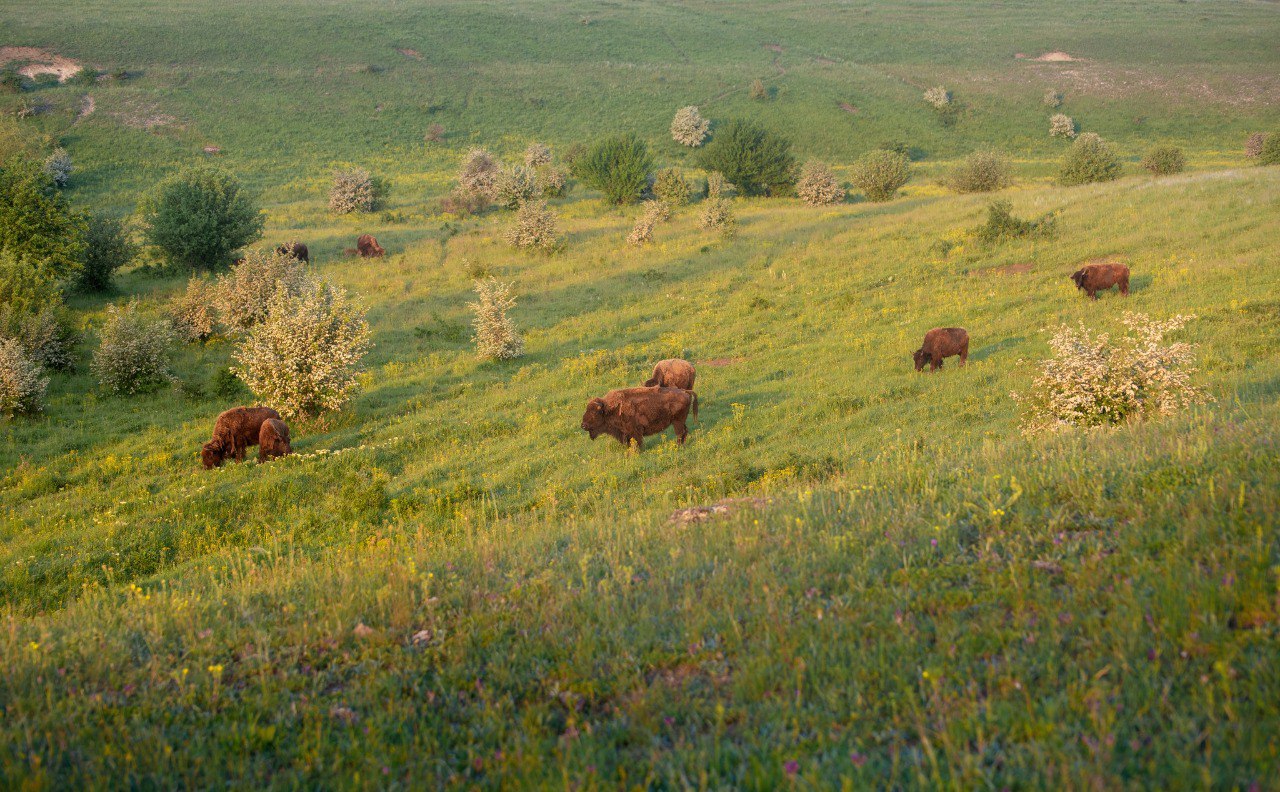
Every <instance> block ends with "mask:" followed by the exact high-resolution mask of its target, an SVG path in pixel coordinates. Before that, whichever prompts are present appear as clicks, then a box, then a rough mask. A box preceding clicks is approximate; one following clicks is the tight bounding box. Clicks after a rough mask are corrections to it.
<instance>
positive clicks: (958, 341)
mask: <svg viewBox="0 0 1280 792" xmlns="http://www.w3.org/2000/svg"><path fill="white" fill-rule="evenodd" d="M952 355H959V356H960V365H962V366H963V365H964V363H965V361H966V360H968V359H969V332H968V331H967V330H965V329H964V328H961V327H935V328H933V329H932V330H930V331H929V332H927V333H925V334H924V343H923V344H921V345H920V348H919V349H917V350H916V351H915V353H914V354H913V355H912V356H911V357H913V358H914V359H915V361H916V371H921V370H922V369H924V364H926V363H928V364H929V371H934V370H936V369H940V368H942V359H943V358H948V357H951V356H952Z"/></svg>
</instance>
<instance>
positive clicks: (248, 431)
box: [200, 407, 280, 470]
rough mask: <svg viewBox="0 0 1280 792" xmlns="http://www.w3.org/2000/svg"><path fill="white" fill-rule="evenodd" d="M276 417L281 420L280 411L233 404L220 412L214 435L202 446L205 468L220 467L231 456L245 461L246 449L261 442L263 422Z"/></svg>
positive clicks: (202, 460)
mask: <svg viewBox="0 0 1280 792" xmlns="http://www.w3.org/2000/svg"><path fill="white" fill-rule="evenodd" d="M272 418H274V419H276V420H279V419H280V413H278V412H276V411H275V410H273V409H271V408H270V407H232V408H231V409H230V410H227V411H226V412H224V413H222V414H221V415H219V416H218V420H217V421H215V422H214V424H213V438H212V439H210V440H209V442H207V443H205V444H204V446H203V447H202V448H201V449H200V461H201V462H202V463H203V464H204V468H205V470H211V469H213V468H216V467H218V466H219V465H221V464H222V463H223V462H224V461H225V460H226V459H227V458H228V457H230V458H232V459H235V460H237V461H240V460H243V459H244V451H245V449H246V448H248V447H249V446H251V445H257V444H258V439H259V435H260V434H261V432H262V424H263V423H264V422H265V421H268V420H270V419H272Z"/></svg>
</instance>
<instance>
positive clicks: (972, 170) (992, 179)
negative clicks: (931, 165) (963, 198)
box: [946, 151, 1010, 193]
mask: <svg viewBox="0 0 1280 792" xmlns="http://www.w3.org/2000/svg"><path fill="white" fill-rule="evenodd" d="M1009 181H1010V177H1009V160H1008V159H1007V158H1006V157H1005V156H1004V155H1002V154H1000V153H998V152H995V151H975V152H974V153H972V154H970V155H969V156H967V157H965V158H964V160H963V161H962V162H961V163H960V164H959V165H958V166H957V167H956V169H955V170H954V171H952V172H951V173H950V174H949V175H948V176H947V178H946V185H947V186H948V187H950V188H951V189H952V190H955V191H956V192H958V193H978V192H991V191H993V190H1000V189H1003V188H1005V187H1007V186H1009Z"/></svg>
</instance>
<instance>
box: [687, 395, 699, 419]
mask: <svg viewBox="0 0 1280 792" xmlns="http://www.w3.org/2000/svg"><path fill="white" fill-rule="evenodd" d="M689 402H690V404H689V410H690V412H692V413H693V417H694V418H697V417H698V394H696V393H694V392H693V391H689Z"/></svg>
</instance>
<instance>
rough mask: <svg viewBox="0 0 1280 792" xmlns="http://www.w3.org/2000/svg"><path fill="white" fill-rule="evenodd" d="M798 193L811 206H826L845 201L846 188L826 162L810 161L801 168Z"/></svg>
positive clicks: (797, 181)
mask: <svg viewBox="0 0 1280 792" xmlns="http://www.w3.org/2000/svg"><path fill="white" fill-rule="evenodd" d="M796 195H797V196H799V197H800V200H802V201H804V202H805V203H807V204H809V205H810V206H825V205H828V204H838V203H841V202H842V201H844V198H845V189H844V187H843V186H842V185H841V184H840V182H839V181H838V180H837V179H836V175H835V174H834V173H832V172H831V168H829V167H827V165H826V164H825V163H822V162H817V161H810V162H806V163H805V164H804V167H802V168H801V169H800V178H799V179H797V180H796Z"/></svg>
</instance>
